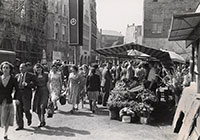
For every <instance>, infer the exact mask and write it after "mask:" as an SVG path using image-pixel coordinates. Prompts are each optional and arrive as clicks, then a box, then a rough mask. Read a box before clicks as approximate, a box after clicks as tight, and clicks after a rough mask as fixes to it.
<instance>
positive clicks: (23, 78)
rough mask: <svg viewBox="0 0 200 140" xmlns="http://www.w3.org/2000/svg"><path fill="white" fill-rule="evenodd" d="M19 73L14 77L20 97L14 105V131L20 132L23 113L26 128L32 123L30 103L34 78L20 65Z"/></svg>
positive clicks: (24, 66)
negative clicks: (15, 124) (16, 126)
mask: <svg viewBox="0 0 200 140" xmlns="http://www.w3.org/2000/svg"><path fill="white" fill-rule="evenodd" d="M19 69H20V73H19V74H17V75H16V78H17V81H18V84H19V92H20V94H21V96H20V97H19V98H17V99H18V100H19V103H18V104H16V121H17V125H18V128H17V129H16V130H21V129H23V128H24V121H23V112H24V113H25V116H26V119H27V124H28V126H30V125H31V123H32V114H31V112H30V110H31V101H32V88H33V87H34V80H35V77H34V75H33V74H32V73H30V72H27V66H26V64H25V63H22V64H21V65H20V67H19Z"/></svg>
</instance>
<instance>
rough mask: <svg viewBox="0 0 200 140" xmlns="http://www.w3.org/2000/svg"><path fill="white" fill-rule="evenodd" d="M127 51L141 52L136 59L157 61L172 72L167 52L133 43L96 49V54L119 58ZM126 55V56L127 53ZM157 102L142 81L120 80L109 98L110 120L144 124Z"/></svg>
mask: <svg viewBox="0 0 200 140" xmlns="http://www.w3.org/2000/svg"><path fill="white" fill-rule="evenodd" d="M128 50H137V51H139V52H142V53H141V54H143V55H137V58H145V60H148V59H149V60H153V61H159V62H160V63H161V64H162V66H163V67H164V68H165V69H166V70H167V71H171V70H173V65H174V64H173V61H172V59H171V58H170V54H169V53H168V52H166V51H162V50H157V49H153V48H149V47H146V46H143V45H139V44H135V43H129V44H124V45H118V46H112V47H109V48H101V49H97V50H96V52H98V53H99V54H101V55H103V56H107V57H111V56H113V57H114V56H118V57H120V56H121V53H123V52H127V51H128ZM129 53H130V52H129ZM144 54H145V55H144ZM126 55H127V56H128V53H127V54H126ZM135 57H136V56H135ZM139 77H140V76H139ZM158 101H159V98H158V96H157V93H154V92H152V91H150V90H148V89H145V86H144V80H142V81H140V80H139V81H138V79H133V80H127V79H122V80H120V81H117V83H116V84H115V87H114V89H113V90H112V91H111V94H110V97H109V101H108V106H109V110H110V118H111V119H117V120H121V121H122V122H140V123H145V124H146V123H148V120H149V118H150V116H151V113H152V112H153V110H154V104H155V103H157V102H158Z"/></svg>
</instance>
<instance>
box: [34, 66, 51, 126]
mask: <svg viewBox="0 0 200 140" xmlns="http://www.w3.org/2000/svg"><path fill="white" fill-rule="evenodd" d="M34 72H35V75H36V78H35V86H36V91H35V96H34V100H33V112H35V113H37V115H38V118H39V121H40V124H39V125H38V127H43V126H45V125H46V122H45V117H44V114H45V109H46V108H47V103H48V98H49V90H48V74H47V73H45V72H44V68H43V66H42V65H41V64H39V63H38V64H36V65H35V66H34Z"/></svg>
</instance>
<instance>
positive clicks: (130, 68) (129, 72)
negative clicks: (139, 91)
mask: <svg viewBox="0 0 200 140" xmlns="http://www.w3.org/2000/svg"><path fill="white" fill-rule="evenodd" d="M134 76H135V71H134V70H133V61H129V62H128V67H127V73H126V78H127V79H128V80H131V79H133V78H134Z"/></svg>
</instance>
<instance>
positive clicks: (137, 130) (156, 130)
mask: <svg viewBox="0 0 200 140" xmlns="http://www.w3.org/2000/svg"><path fill="white" fill-rule="evenodd" d="M88 108H89V106H88V105H87V104H86V105H85V108H84V109H80V110H79V111H78V112H77V113H75V114H73V115H71V114H70V113H69V110H70V106H69V105H68V104H67V105H65V106H60V108H59V110H58V111H56V113H55V114H54V116H53V118H47V119H46V121H47V125H46V127H44V128H37V125H38V123H39V122H38V120H37V116H36V115H35V114H33V123H32V125H31V126H30V127H29V126H27V125H26V126H25V129H24V130H22V131H15V128H16V126H14V127H12V128H10V129H9V133H8V136H9V139H10V140H45V139H48V140H66V139H67V140H174V139H175V138H176V135H175V134H173V133H172V129H171V126H169V125H163V126H158V125H156V126H151V125H142V124H134V123H131V124H127V123H122V122H120V121H116V120H110V118H109V114H108V110H107V109H104V108H102V107H101V106H99V109H98V111H97V113H96V114H92V113H91V112H90V111H89V110H88ZM25 121H26V120H25ZM1 132H3V129H2V128H1ZM2 134H3V133H1V138H3V136H2Z"/></svg>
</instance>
